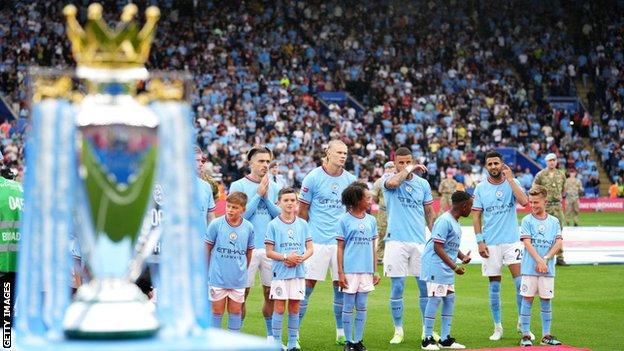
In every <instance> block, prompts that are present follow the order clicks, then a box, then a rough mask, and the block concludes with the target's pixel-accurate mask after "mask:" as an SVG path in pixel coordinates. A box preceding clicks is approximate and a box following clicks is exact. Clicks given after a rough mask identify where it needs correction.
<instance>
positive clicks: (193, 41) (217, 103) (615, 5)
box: [0, 0, 624, 196]
mask: <svg viewBox="0 0 624 351" xmlns="http://www.w3.org/2000/svg"><path fill="white" fill-rule="evenodd" d="M555 2H556V3H559V2H558V1H555ZM102 3H103V4H104V7H105V8H110V9H115V11H113V10H111V11H107V13H109V14H110V15H111V16H112V14H116V13H119V10H120V9H121V7H122V6H123V5H124V4H125V1H103V2H102ZM137 3H138V5H139V8H145V7H146V5H147V4H148V3H151V2H148V1H138V2H137ZM63 5H64V4H63V3H61V2H45V1H36V2H24V1H4V2H2V3H1V4H0V58H1V59H0V93H1V96H2V103H0V104H2V105H4V106H6V108H5V109H3V110H2V111H4V112H2V119H3V123H2V124H1V125H0V133H1V134H2V145H1V146H0V148H1V150H0V151H2V155H3V157H4V160H5V162H6V163H8V164H10V165H12V167H13V168H14V169H16V170H17V171H18V172H21V171H22V169H21V168H22V162H23V152H24V145H23V142H22V141H23V135H24V133H25V132H26V130H27V127H28V123H27V117H28V114H29V111H28V104H27V89H26V86H27V69H28V67H29V66H33V65H39V66H51V67H58V68H61V67H71V66H73V65H74V62H73V59H72V56H71V51H70V46H69V45H70V44H69V42H68V41H67V40H66V39H65V34H64V24H63V23H64V21H63V16H62V13H61V9H62V7H63ZM82 5H86V3H85V4H82ZM490 5H491V4H490V3H489V2H484V1H443V2H439V1H435V2H434V1H431V2H425V1H419V2H408V4H406V3H405V2H404V1H392V0H388V1H379V2H358V3H355V4H354V3H352V2H349V1H318V2H317V1H313V2H308V1H292V2H291V1H275V2H274V1H246V2H243V1H173V0H171V1H163V2H160V3H159V6H160V7H161V9H162V10H163V18H162V20H161V23H159V27H158V34H157V36H156V37H157V40H156V41H155V43H154V46H153V48H152V51H151V57H150V61H149V65H148V68H149V69H167V70H184V71H188V72H190V73H191V74H192V75H193V76H194V82H193V86H194V87H193V92H192V94H191V102H192V106H193V111H194V114H195V116H194V118H195V126H196V129H197V143H198V145H200V146H201V147H202V148H203V149H204V150H206V151H207V154H208V155H209V160H208V162H207V163H206V167H207V171H208V172H209V173H211V174H212V175H213V177H214V178H216V179H218V180H221V181H223V183H224V184H225V185H226V186H228V185H229V184H230V183H231V182H232V181H233V180H235V179H238V178H240V177H241V176H242V175H243V173H244V169H245V168H244V162H245V159H244V155H245V152H246V151H247V150H248V149H249V148H250V147H251V146H252V145H254V144H264V145H267V146H268V147H269V148H271V149H272V150H273V151H274V153H275V156H276V159H277V160H278V161H279V162H280V166H279V167H280V171H281V173H282V174H284V175H285V177H286V179H287V182H288V183H290V184H293V185H295V186H297V185H299V184H300V182H301V180H302V179H303V177H304V176H305V175H306V174H307V172H308V171H309V170H311V169H312V168H313V167H315V166H316V165H317V162H318V160H319V159H320V157H321V156H322V145H323V144H324V143H326V142H327V141H328V140H330V139H332V138H342V139H343V140H344V141H345V142H346V143H347V145H349V147H350V152H351V157H350V159H349V161H348V164H347V168H348V169H353V170H354V171H355V174H356V175H357V176H358V177H359V178H360V179H362V180H365V181H367V182H373V181H374V180H375V179H376V178H377V177H379V176H380V175H381V173H382V171H383V169H382V166H383V164H384V163H385V162H386V161H388V160H389V159H393V156H394V155H393V151H392V150H394V149H396V147H398V146H408V147H410V148H411V149H412V151H413V153H414V155H415V156H416V157H417V158H418V159H420V161H421V162H424V163H426V164H427V166H428V169H429V174H428V175H427V178H428V180H429V181H430V183H431V185H432V187H433V188H437V185H438V184H439V182H440V180H441V178H442V177H444V175H445V174H447V173H448V171H450V172H451V174H453V175H454V177H456V179H458V180H462V182H463V184H464V185H465V187H466V189H468V190H471V189H473V188H474V186H475V184H476V183H478V182H479V181H480V180H481V179H482V178H483V174H484V172H485V170H484V168H483V167H482V165H481V162H480V160H482V159H483V155H484V152H485V150H488V149H490V148H494V147H511V148H513V149H515V150H516V151H517V152H518V153H519V154H520V155H522V157H524V158H526V159H527V160H528V161H527V162H529V163H533V164H535V165H539V166H543V165H544V164H545V162H544V156H545V155H546V154H547V153H549V152H555V153H556V154H557V155H558V157H559V161H560V166H561V167H562V168H566V169H571V168H575V169H577V170H578V171H579V174H580V175H581V176H582V180H583V183H584V184H585V188H586V195H587V196H596V195H598V194H600V193H602V195H606V191H605V190H604V189H606V188H608V186H609V185H610V184H609V183H610V182H616V183H618V184H619V185H622V189H624V180H623V176H624V141H623V140H624V117H623V115H622V100H623V96H624V79H623V77H624V76H623V75H624V51H623V44H624V43H623V39H622V38H623V37H624V35H623V34H624V33H623V31H624V17H622V16H621V13H623V10H624V9H622V3H621V2H609V1H595V2H583V1H573V2H571V3H568V2H560V3H559V4H558V5H556V6H555V5H553V2H544V1H499V2H496V5H495V6H490ZM80 8H81V9H82V12H81V13H80V15H81V18H82V19H84V17H85V15H86V11H85V9H86V6H80ZM109 20H111V21H112V20H116V18H113V17H110V18H109ZM324 92H345V93H347V94H346V96H348V98H349V100H350V101H351V103H345V102H344V101H338V102H335V101H329V100H326V99H323V98H322V96H323V95H322V93H324ZM308 150H316V151H314V152H310V151H308ZM515 171H516V172H517V173H516V174H517V176H518V178H519V180H520V181H521V183H522V184H523V185H525V186H526V187H529V186H530V184H531V181H532V177H533V174H534V172H533V171H532V170H530V169H528V168H526V169H525V168H524V167H521V166H519V165H517V166H516V169H515ZM605 183H606V184H605ZM601 188H602V189H603V190H602V192H600V191H599V189H601ZM620 196H624V193H622V194H620Z"/></svg>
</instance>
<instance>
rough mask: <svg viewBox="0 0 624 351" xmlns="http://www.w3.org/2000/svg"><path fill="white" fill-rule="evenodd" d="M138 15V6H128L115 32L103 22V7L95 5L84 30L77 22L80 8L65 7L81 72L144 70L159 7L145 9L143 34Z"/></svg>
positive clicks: (69, 35) (69, 31)
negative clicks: (88, 70)
mask: <svg viewBox="0 0 624 351" xmlns="http://www.w3.org/2000/svg"><path fill="white" fill-rule="evenodd" d="M137 12H138V8H137V6H136V5H135V4H128V5H126V6H125V7H124V9H123V12H122V14H121V22H120V23H119V24H118V25H117V26H116V28H114V29H111V28H110V27H109V26H108V25H107V24H106V22H105V21H104V20H103V19H102V5H100V4H98V3H93V4H91V5H89V7H88V11H87V23H86V24H85V27H84V28H83V27H82V26H81V25H80V24H79V23H78V21H77V20H76V13H77V9H76V7H75V6H74V5H67V6H65V8H64V9H63V14H64V15H65V17H66V18H67V36H68V37H69V40H70V41H71V43H72V52H73V54H74V59H75V60H76V63H77V65H78V69H79V70H80V69H81V68H82V69H107V70H110V69H137V68H138V69H141V68H143V69H144V65H145V62H146V61H147V60H148V58H149V51H150V46H151V44H152V40H153V39H154V34H155V32H156V22H158V19H159V18H160V10H159V9H158V8H157V7H155V6H150V7H148V8H147V9H146V10H145V17H146V22H145V25H144V26H143V28H142V29H141V30H140V31H139V27H138V24H137V23H136V21H135V17H136V14H137Z"/></svg>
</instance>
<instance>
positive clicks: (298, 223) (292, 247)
mask: <svg viewBox="0 0 624 351" xmlns="http://www.w3.org/2000/svg"><path fill="white" fill-rule="evenodd" d="M311 240H312V236H311V235H310V232H309V230H308V222H306V221H305V220H303V219H301V218H299V217H296V218H295V220H294V221H293V222H291V223H288V222H286V221H284V220H283V219H282V218H281V217H279V216H278V217H276V218H275V219H273V220H272V221H271V222H269V225H268V228H267V231H266V236H265V238H264V242H265V244H273V250H274V251H275V252H277V253H279V254H280V255H284V254H290V253H291V252H295V253H296V254H297V255H303V254H304V253H305V245H306V242H307V241H311ZM272 266H273V279H278V280H282V279H293V278H304V277H305V267H304V265H303V263H302V264H298V265H296V266H294V267H286V265H285V264H284V262H282V261H276V260H273V264H272Z"/></svg>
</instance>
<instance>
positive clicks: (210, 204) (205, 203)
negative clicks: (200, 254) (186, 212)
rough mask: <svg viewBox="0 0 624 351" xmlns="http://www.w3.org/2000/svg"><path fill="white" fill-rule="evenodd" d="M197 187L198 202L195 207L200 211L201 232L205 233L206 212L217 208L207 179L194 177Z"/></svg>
mask: <svg viewBox="0 0 624 351" xmlns="http://www.w3.org/2000/svg"><path fill="white" fill-rule="evenodd" d="M195 179H197V188H198V191H199V203H198V204H197V209H198V210H199V213H201V218H202V231H201V232H202V233H206V232H207V230H208V220H207V218H206V216H207V214H208V212H214V210H216V209H217V206H216V205H215V201H214V196H213V195H212V186H210V183H208V182H207V181H205V180H203V179H201V178H199V177H196V178H195Z"/></svg>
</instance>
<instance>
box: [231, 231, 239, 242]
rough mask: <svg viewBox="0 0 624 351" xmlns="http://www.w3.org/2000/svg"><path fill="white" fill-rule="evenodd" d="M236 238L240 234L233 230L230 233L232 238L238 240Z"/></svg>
mask: <svg viewBox="0 0 624 351" xmlns="http://www.w3.org/2000/svg"><path fill="white" fill-rule="evenodd" d="M236 238H238V234H236V232H231V233H230V240H236Z"/></svg>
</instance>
